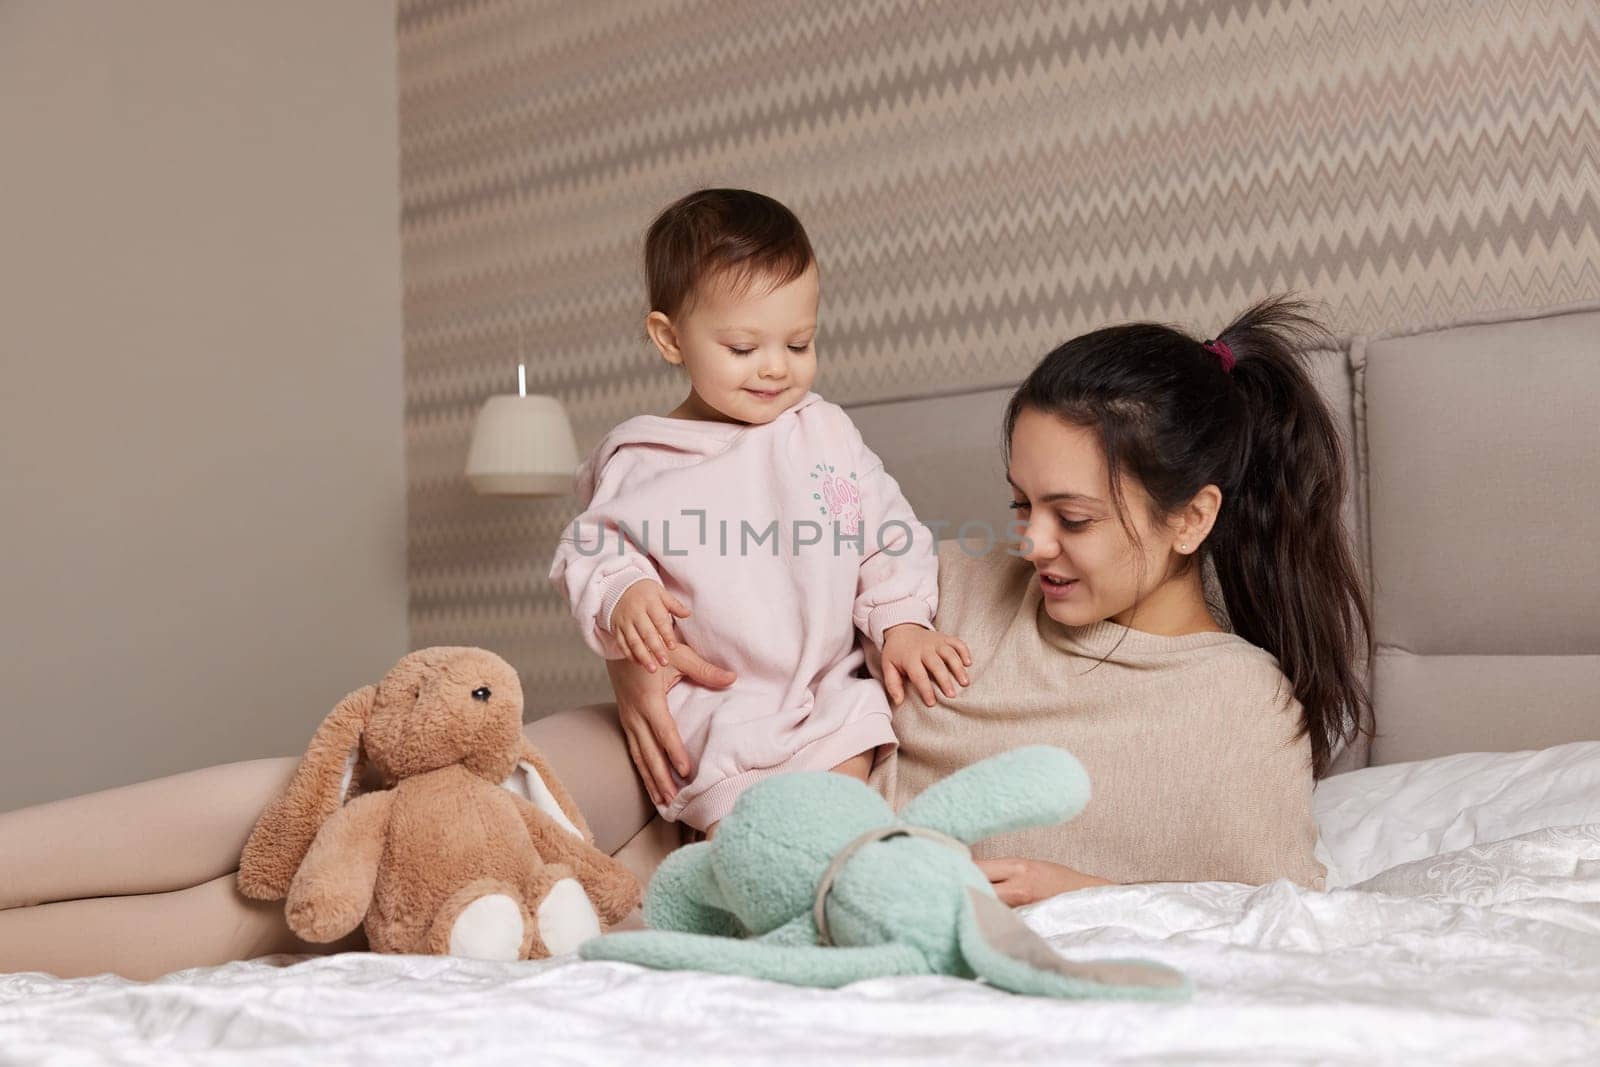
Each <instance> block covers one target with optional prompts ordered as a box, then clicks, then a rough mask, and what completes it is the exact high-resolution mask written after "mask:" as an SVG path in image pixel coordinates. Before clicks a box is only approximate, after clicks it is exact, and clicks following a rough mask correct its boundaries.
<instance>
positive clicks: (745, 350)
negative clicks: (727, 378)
mask: <svg viewBox="0 0 1600 1067" xmlns="http://www.w3.org/2000/svg"><path fill="white" fill-rule="evenodd" d="M728 351H729V352H732V353H733V354H734V355H736V356H748V355H749V354H750V353H752V352H754V351H755V349H753V348H735V347H733V346H732V345H729V346H728Z"/></svg>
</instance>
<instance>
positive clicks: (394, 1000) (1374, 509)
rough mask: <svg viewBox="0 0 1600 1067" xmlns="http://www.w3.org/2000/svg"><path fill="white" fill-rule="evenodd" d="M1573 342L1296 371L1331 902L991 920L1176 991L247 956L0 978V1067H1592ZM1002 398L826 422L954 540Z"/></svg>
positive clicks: (1590, 467)
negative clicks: (1325, 437) (119, 1066)
mask: <svg viewBox="0 0 1600 1067" xmlns="http://www.w3.org/2000/svg"><path fill="white" fill-rule="evenodd" d="M1597 335H1600V310H1597V309H1596V308H1594V307H1582V308H1562V309H1556V310H1554V311H1550V312H1544V313H1540V314H1529V315H1522V316H1514V317H1501V318H1498V319H1487V320H1483V321H1476V322H1471V323H1458V324H1454V325H1451V326H1447V327H1441V328H1438V329H1434V330H1429V331H1423V332H1419V333H1414V334H1410V335H1395V336H1388V337H1374V338H1357V339H1355V341H1354V342H1353V343H1352V344H1351V345H1350V346H1349V347H1348V348H1346V349H1343V350H1340V351H1335V352H1328V353H1318V354H1316V356H1315V357H1314V366H1315V368H1316V370H1317V374H1318V378H1319V382H1320V383H1321V385H1322V387H1323V388H1324V389H1326V390H1327V394H1328V396H1329V398H1330V400H1331V401H1333V403H1334V404H1335V406H1336V407H1337V409H1338V410H1339V411H1340V412H1341V415H1342V419H1343V426H1344V431H1345V433H1346V434H1347V437H1348V439H1349V443H1350V452H1351V457H1352V466H1351V482H1352V493H1351V496H1350V499H1349V500H1348V501H1347V502H1346V507H1345V520H1346V522H1348V523H1349V524H1350V526H1351V530H1352V533H1353V534H1354V535H1355V538H1356V541H1357V543H1358V545H1359V546H1360V549H1361V563H1362V568H1363V572H1364V574H1365V575H1366V577H1367V580H1368V581H1369V582H1370V584H1371V588H1372V593H1373V601H1374V606H1375V636H1376V639H1377V646H1378V649H1377V655H1376V657H1375V660H1374V662H1373V663H1371V664H1367V665H1365V666H1366V668H1367V669H1368V670H1369V671H1370V675H1371V678H1372V681H1373V686H1374V693H1375V700H1376V714H1377V726H1378V734H1377V737H1376V739H1375V740H1374V741H1373V743H1372V744H1371V745H1370V746H1368V745H1362V746H1359V747H1352V748H1351V749H1350V750H1348V751H1346V752H1345V753H1343V754H1342V755H1341V757H1340V760H1339V763H1338V764H1337V766H1338V767H1339V769H1340V770H1341V771H1342V773H1339V774H1337V775H1334V776H1332V777H1330V778H1328V779H1326V780H1325V781H1324V782H1322V783H1321V784H1320V785H1319V787H1318V790H1317V794H1316V813H1317V819H1318V824H1319V827H1320V829H1321V845H1320V846H1319V847H1320V848H1321V850H1322V858H1323V860H1324V862H1325V863H1326V864H1327V866H1328V869H1329V879H1328V885H1329V888H1328V890H1327V891H1326V892H1313V891H1309V890H1305V889H1302V888H1299V887H1296V886H1294V885H1292V884H1291V883H1289V882H1287V881H1279V882H1273V883H1269V884H1267V885H1263V886H1259V887H1254V886H1243V885H1235V884H1229V883H1197V884H1161V885H1145V886H1112V887H1105V888H1100V889H1092V890H1084V891H1080V892H1078V893H1073V894H1067V895H1065V896H1061V897H1057V898H1055V899H1052V900H1048V901H1044V902H1041V903H1040V904H1037V905H1034V906H1032V907H1030V908H1027V909H1024V910H1023V912H1022V915H1023V917H1024V919H1025V921H1027V922H1028V924H1029V925H1030V926H1032V927H1033V928H1034V929H1035V930H1037V931H1038V932H1039V933H1041V934H1043V935H1044V936H1046V937H1047V938H1048V939H1049V940H1050V942H1051V943H1052V944H1053V945H1054V946H1055V947H1056V948H1057V949H1058V950H1059V951H1061V952H1063V953H1067V954H1069V955H1072V956H1075V957H1081V958H1092V957H1110V956H1123V955H1131V956H1138V957H1143V958H1148V959H1154V960H1158V961H1161V962H1164V963H1168V964H1170V965H1172V966H1175V967H1178V968H1180V969H1181V970H1183V971H1185V972H1186V973H1187V974H1188V975H1189V976H1190V977H1191V979H1192V980H1193V982H1194V985H1195V988H1196V993H1195V996H1194V998H1193V999H1192V1000H1190V1001H1188V1002H1185V1003H1177V1004H1159V1005H1152V1004H1135V1003H1122V1002H1113V1001H1088V1002H1068V1001H1050V1000H1042V999H1035V998H1029V997H1021V996H1013V995H1010V994H1006V993H1002V992H998V991H996V990H993V989H990V988H987V987H984V986H981V985H978V984H976V983H972V982H963V981H960V980H956V979H949V978H915V979H907V978H897V979H882V980H875V981H869V982H861V983H858V984H856V985H853V986H849V987H847V988H845V989H842V990H837V991H821V990H811V989H800V988H793V987H788V986H784V985H778V984H773V983H767V982H761V981H756V980H753V979H741V978H729V977H718V976H712V975H705V974H695V973H684V972H671V973H663V972H652V971H645V970H641V969H638V968H635V967H631V966H628V965H623V964H612V963H586V962H579V961H576V960H575V959H571V958H566V959H560V960H554V961H547V962H543V963H533V964H492V963H483V962H475V961H465V960H456V959H447V958H437V959H436V958H421V957H380V956H374V955H369V954H356V955H345V956H338V957H329V958H314V959H310V960H305V961H297V960H293V959H288V958H272V959H267V960H256V961H250V962H242V963H235V964H230V965H228V966H224V967H218V968H207V969H200V970H194V971H187V972H183V973H180V974H175V975H171V976H169V977H167V978H165V979H162V980H160V981H157V982H153V983H148V984H136V983H129V982H125V981H122V980H119V979H115V978H110V977H100V978H91V979H81V980H75V981H60V980H56V979H53V978H50V977H47V976H44V975H9V976H0V1060H4V1061H7V1062H32V1061H40V1062H51V1061H59V1062H69V1061H70V1062H115V1063H162V1064H168V1063H179V1062H184V1061H186V1060H190V1059H195V1060H205V1061H207V1062H217V1061H224V1062H229V1061H234V1060H241V1061H249V1062H285V1063H289V1062H296V1063H298V1062H301V1061H304V1060H306V1059H308V1058H311V1059H315V1060H317V1061H318V1062H357V1061H359V1062H363V1063H368V1062H373V1061H378V1060H381V1061H390V1062H392V1061H400V1062H422V1061H427V1062H432V1061H437V1060H441V1059H451V1060H463V1061H465V1060H470V1061H471V1062H480V1063H500V1062H504V1063H518V1064H523V1063H527V1062H530V1061H535V1062H568V1061H571V1062H584V1063H609V1062H629V1063H631V1062H638V1061H641V1060H649V1061H650V1062H654V1063H694V1064H710V1063H719V1062H733V1061H737V1062H749V1061H751V1060H762V1061H765V1060H786V1061H794V1062H812V1061H815V1060H822V1059H827V1060H828V1061H830V1062H845V1063H853V1062H863V1063H864V1062H873V1063H878V1062H886V1061H895V1060H905V1061H915V1062H920V1063H940V1062H949V1063H974V1062H996V1061H1002V1062H1030V1061H1040V1062H1043V1061H1049V1062H1059V1061H1069V1060H1070V1061H1072V1062H1083V1063H1098V1062H1181V1063H1193V1062H1221V1063H1238V1062H1245V1061H1249V1062H1274V1063H1279V1062H1317V1063H1374V1062H1394V1063H1413V1062H1428V1063H1471V1062H1496V1063H1504V1062H1538V1063H1574V1064H1577V1063H1585V1064H1593V1063H1600V707H1597V703H1600V701H1597V699H1596V697H1597V694H1600V613H1597V612H1596V611H1595V610H1594V606H1593V591H1594V590H1596V589H1600V555H1597V554H1596V553H1595V552H1594V551H1593V545H1594V544H1595V543H1597V540H1600V538H1597V537H1596V534H1600V529H1597V525H1600V524H1597V522H1596V514H1595V512H1596V508H1595V504H1594V495H1593V493H1592V492H1591V491H1590V490H1592V489H1594V488H1597V486H1596V485H1595V474H1594V472H1595V471H1597V470H1600V435H1597V433H1596V428H1595V425H1594V419H1593V412H1594V411H1595V410H1596V408H1597V407H1600V404H1597V401H1600V363H1597V362H1596V360H1595V359H1594V356H1595V351H1594V348H1593V342H1592V339H1593V338H1594V337H1595V336H1597ZM1508 352H1514V353H1515V354H1516V357H1517V358H1516V365H1517V369H1518V375H1517V377H1516V380H1515V383H1514V384H1515V386H1516V388H1515V389H1514V390H1512V389H1510V388H1508V387H1507V385H1506V381H1507V379H1506V377H1505V375H1504V373H1503V367H1504V366H1505V365H1506V364H1505V360H1506V354H1507V353H1508ZM1004 396H1005V390H1003V389H996V390H990V391H979V392H974V393H966V394H961V395H956V396H943V397H932V396H918V397H908V398H906V399H905V400H902V401H895V402H892V403H884V404H877V405H871V406H869V407H863V408H860V409H858V410H857V411H856V412H855V415H856V416H857V420H858V423H859V424H860V425H861V427H862V430H863V434H864V435H865V436H866V437H867V439H868V441H869V443H871V444H872V445H873V447H874V448H875V449H877V450H878V451H879V453H880V454H881V455H883V456H884V458H885V461H886V464H887V465H888V466H889V467H890V469H891V470H893V471H895V472H896V475H897V477H898V478H899V479H900V481H901V484H902V486H903V487H904V489H905V490H906V493H907V496H908V497H910V499H911V501H912V503H913V504H914V505H915V506H916V507H917V509H918V512H919V514H921V515H922V516H923V517H924V518H938V519H942V520H945V521H947V522H949V523H951V525H950V526H949V527H947V529H948V530H949V531H950V532H951V534H954V533H955V532H956V531H957V530H958V527H959V524H960V522H961V521H964V520H967V519H989V520H990V521H993V522H995V523H996V525H997V527H998V525H999V523H1000V522H1002V521H1003V512H1002V509H1003V506H1004V500H1003V498H1002V494H1000V493H998V492H995V491H993V487H994V486H997V485H999V484H1001V479H1000V476H999V475H1000V472H999V470H998V466H997V459H996V453H995V449H994V446H995V443H996V441H995V440H994V433H995V430H994V428H995V427H996V426H997V425H998V412H999V407H1000V405H1001V404H1002V403H1003V400H1004ZM929 427H936V428H937V430H936V432H935V433H933V434H932V435H930V433H929ZM930 436H931V438H932V444H931V445H930V443H929V442H930ZM975 487H976V488H975ZM963 494H964V495H963ZM949 535H950V534H947V536H949Z"/></svg>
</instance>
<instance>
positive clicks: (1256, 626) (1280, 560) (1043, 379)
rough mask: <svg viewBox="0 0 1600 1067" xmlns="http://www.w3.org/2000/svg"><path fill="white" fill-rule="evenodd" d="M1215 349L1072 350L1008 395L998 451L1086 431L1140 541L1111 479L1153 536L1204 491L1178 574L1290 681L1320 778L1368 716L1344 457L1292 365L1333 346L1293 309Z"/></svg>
mask: <svg viewBox="0 0 1600 1067" xmlns="http://www.w3.org/2000/svg"><path fill="white" fill-rule="evenodd" d="M1215 340H1216V341H1218V342H1221V346H1218V345H1214V344H1211V343H1210V342H1206V343H1202V342H1201V341H1199V340H1196V339H1195V338H1193V337H1190V336H1188V335H1187V334H1185V333H1183V332H1181V331H1179V330H1176V329H1173V328H1172V327H1170V326H1163V325H1159V324H1156V323H1145V322H1140V323H1131V324H1128V325H1125V326H1112V327H1109V328H1107V329H1103V330H1096V331H1094V332H1093V333H1088V334H1085V335H1083V336H1082V337H1077V338H1074V339H1073V340H1071V341H1068V342H1067V343H1066V344H1064V345H1062V346H1061V347H1060V348H1057V349H1056V350H1055V351H1054V352H1051V353H1050V354H1049V355H1048V356H1046V357H1045V359H1044V361H1043V362H1042V363H1040V364H1039V366H1038V367H1036V368H1035V369H1034V371H1033V373H1032V374H1030V375H1028V378H1027V380H1026V381H1024V382H1023V383H1022V385H1021V387H1020V388H1018V390H1017V392H1016V394H1015V395H1014V396H1013V397H1012V398H1011V403H1010V406H1009V407H1008V408H1007V410H1006V418H1005V440H1006V448H1007V450H1008V451H1009V448H1010V441H1011V434H1012V431H1013V430H1014V429H1015V428H1016V423H1017V417H1018V416H1019V415H1020V414H1021V413H1022V412H1023V411H1025V410H1034V411H1039V412H1044V413H1048V414H1051V415H1055V416H1057V417H1059V418H1061V419H1064V420H1065V421H1067V422H1069V423H1071V424H1073V425H1077V426H1083V427H1086V428H1089V429H1091V430H1094V431H1097V432H1098V434H1099V437H1100V442H1101V446H1102V448H1103V449H1104V451H1105V457H1106V466H1107V470H1108V473H1109V475H1110V480H1111V495H1112V501H1113V504H1114V506H1115V509H1116V513H1117V516H1118V518H1119V519H1120V520H1121V521H1122V525H1123V528H1124V529H1126V530H1127V532H1128V534H1129V536H1130V538H1132V540H1133V541H1134V543H1135V544H1137V543H1138V542H1139V537H1138V533H1137V531H1136V529H1135V527H1134V526H1133V525H1132V524H1131V523H1130V522H1129V521H1128V518H1127V509H1126V506H1125V501H1124V497H1123V493H1122V487H1121V476H1122V475H1124V474H1126V475H1127V476H1129V477H1130V478H1131V479H1132V480H1133V481H1134V482H1136V483H1137V484H1138V485H1140V486H1142V487H1143V489H1144V491H1145V493H1146V494H1147V495H1148V496H1149V498H1150V512H1151V514H1150V516H1149V518H1150V522H1151V524H1152V525H1159V524H1160V523H1162V522H1164V521H1165V520H1167V519H1168V518H1169V517H1170V516H1173V515H1176V514H1177V513H1178V511H1180V510H1181V509H1182V508H1183V507H1184V506H1185V505H1187V504H1188V503H1189V502H1190V501H1191V500H1192V499H1193V498H1194V496H1195V494H1196V493H1198V492H1199V491H1200V490H1201V488H1203V487H1204V486H1206V485H1208V484H1211V485H1215V486H1217V488H1218V489H1219V490H1221V493H1222V506H1221V509H1220V510H1219V512H1218V514H1217V518H1216V522H1215V524H1214V525H1213V527H1212V529H1211V533H1210V535H1209V536H1208V537H1207V538H1206V540H1205V542H1204V543H1203V544H1202V545H1201V548H1200V550H1199V551H1198V552H1196V553H1195V554H1194V555H1192V556H1189V557H1186V558H1185V559H1184V562H1183V564H1182V568H1183V569H1182V570H1181V571H1180V572H1179V573H1185V572H1187V571H1188V570H1189V569H1190V568H1193V567H1197V566H1202V565H1203V560H1204V559H1205V558H1209V559H1210V560H1211V562H1212V565H1213V566H1214V567H1215V569H1216V574H1217V582H1218V585H1219V586H1220V588H1221V590H1222V595H1223V600H1224V603H1223V605H1222V607H1223V610H1224V611H1225V612H1226V614H1227V618H1228V621H1229V623H1230V624H1231V626H1232V628H1233V631H1234V632H1235V633H1236V634H1238V635H1239V636H1240V637H1243V638H1245V639H1246V640H1247V641H1249V642H1250V643H1252V644H1254V645H1257V646H1259V647H1261V648H1264V649H1266V650H1267V651H1268V652H1270V653H1272V654H1273V655H1274V656H1276V657H1277V659H1278V663H1279V666H1280V667H1281V668H1282V669H1283V673H1284V674H1285V675H1286V676H1287V677H1288V678H1289V680H1290V683H1291V685H1292V686H1293V688H1294V695H1295V697H1296V698H1297V699H1298V700H1299V701H1300V705H1301V708H1302V710H1303V712H1304V716H1305V717H1304V721H1303V723H1302V726H1301V735H1302V736H1304V735H1306V734H1309V735H1310V739H1311V754H1312V772H1313V774H1315V775H1316V776H1317V777H1319V778H1320V777H1322V776H1323V775H1324V774H1326V773H1327V770H1328V765H1329V763H1330V762H1331V760H1332V758H1333V754H1334V752H1335V750H1336V749H1337V748H1338V746H1339V744H1340V743H1341V742H1350V741H1354V740H1355V738H1356V737H1357V736H1359V735H1360V734H1362V733H1370V732H1371V726H1370V723H1371V717H1372V698H1371V694H1370V693H1369V692H1368V690H1367V686H1366V683H1365V681H1364V679H1363V678H1362V677H1361V674H1360V672H1359V669H1358V662H1370V658H1371V652H1372V646H1371V637H1370V634H1371V632H1372V628H1371V623H1372V618H1371V609H1370V608H1369V606H1368V603H1367V594H1366V590H1365V588H1364V587H1363V585H1362V583H1361V579H1360V578H1359V576H1358V573H1357V568H1356V560H1355V553H1354V550H1353V549H1352V547H1351V544H1350V539H1349V536H1348V534H1347V532H1346V530H1345V527H1344V524H1343V522H1342V521H1341V510H1340V509H1341V506H1342V504H1343V501H1344V497H1345V490H1346V481H1347V479H1346V477H1345V460H1344V446H1343V444H1342V443H1341V441H1340V439H1339V434H1338V430H1337V428H1336V425H1335V423H1334V419H1333V416H1332V414H1331V413H1330V412H1329V410H1328V407H1327V405H1326V404H1325V403H1324V401H1323V399H1322V397H1321V395H1320V394H1319V393H1318V392H1317V390H1316V387H1315V386H1314V385H1313V384H1312V381H1311V378H1310V376H1309V375H1308V374H1307V372H1306V369H1305V367H1304V366H1303V365H1302V362H1301V358H1302V354H1303V353H1304V352H1306V351H1308V350H1311V349H1314V348H1319V347H1320V348H1329V347H1332V345H1333V342H1332V338H1331V337H1330V336H1329V334H1328V333H1327V331H1326V330H1325V329H1323V327H1322V326H1320V325H1319V324H1318V323H1317V322H1316V320H1315V319H1313V318H1312V317H1311V315H1310V314H1309V310H1308V308H1307V305H1306V304H1305V303H1304V302H1302V301H1300V300H1297V299H1294V298H1292V297H1289V296H1277V297H1270V298H1268V299H1266V300H1263V301H1262V302H1261V303H1259V304H1257V305H1255V306H1254V307H1252V308H1250V309H1249V310H1248V311H1246V312H1245V313H1244V314H1242V315H1240V316H1239V317H1238V318H1237V319H1235V320H1234V321H1233V323H1232V324H1230V325H1229V326H1228V327H1227V328H1226V329H1224V330H1223V331H1222V332H1221V333H1220V334H1218V335H1217V337H1216V339H1215ZM1223 347H1225V349H1226V350H1227V351H1226V352H1223V351H1220V350H1214V349H1221V348H1223ZM1230 365H1231V367H1230ZM1008 460H1009V457H1008ZM1140 580H1141V584H1142V581H1143V576H1142V575H1141V578H1140Z"/></svg>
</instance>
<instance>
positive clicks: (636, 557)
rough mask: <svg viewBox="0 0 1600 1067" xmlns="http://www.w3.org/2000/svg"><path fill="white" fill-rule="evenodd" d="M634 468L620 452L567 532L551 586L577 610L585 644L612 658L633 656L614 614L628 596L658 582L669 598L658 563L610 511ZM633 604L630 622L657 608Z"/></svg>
mask: <svg viewBox="0 0 1600 1067" xmlns="http://www.w3.org/2000/svg"><path fill="white" fill-rule="evenodd" d="M631 466H632V463H631V462H630V460H629V458H628V455H627V453H626V452H622V453H618V454H617V455H615V456H613V457H612V459H611V462H609V463H607V464H606V466H605V469H604V470H603V471H601V472H600V478H599V482H598V484H597V485H596V487H595V494H594V498H593V499H592V500H591V501H590V502H589V508H588V510H587V511H585V512H584V513H583V514H582V515H580V516H578V517H577V518H576V519H574V520H573V522H572V524H571V525H570V526H568V527H567V528H566V529H565V530H563V531H562V533H561V540H560V542H559V543H558V544H557V545H556V552H555V558H554V559H553V560H552V561H551V563H550V583H551V585H553V586H555V588H556V590H557V591H558V592H560V593H561V595H562V596H564V597H565V598H566V600H567V603H568V604H569V605H570V606H571V608H572V614H573V616H574V617H575V618H576V619H577V620H578V627H579V629H580V631H581V632H582V633H583V639H584V641H585V642H586V643H587V644H588V645H589V647H590V648H592V649H594V651H595V652H597V653H599V654H600V655H601V656H603V657H604V658H606V659H624V658H628V657H629V656H630V655H631V652H630V649H629V647H628V646H627V644H625V642H623V641H620V640H618V638H617V636H616V633H615V629H614V626H613V623H614V621H619V620H614V619H613V615H614V613H615V612H616V609H617V607H618V605H619V604H620V603H621V602H622V600H623V597H624V594H627V593H629V592H630V590H631V589H632V588H633V587H634V586H636V585H638V584H640V583H643V582H653V583H654V584H655V587H656V588H657V589H658V590H662V595H665V591H664V589H663V588H662V585H661V575H660V574H659V573H658V572H657V571H656V566H655V563H654V562H653V561H652V560H651V559H650V557H649V556H647V555H645V553H643V552H641V551H640V550H639V548H638V547H637V546H636V545H634V544H633V542H632V541H630V540H629V539H628V538H627V536H626V535H625V533H624V531H623V530H622V528H621V526H619V524H618V523H617V521H616V518H615V509H614V508H612V507H610V506H609V505H610V504H611V503H612V502H613V501H614V500H615V499H616V498H617V496H618V495H619V493H620V491H621V489H622V485H623V482H624V481H625V480H626V478H627V476H628V474H629V473H630V470H629V468H630V467H631ZM629 601H630V602H629V610H628V611H627V612H626V618H628V619H630V620H636V618H637V615H638V613H639V612H638V609H639V608H640V607H641V606H643V607H644V608H645V610H646V614H648V608H649V607H650V606H652V605H653V604H654V603H655V601H654V600H653V599H651V598H646V597H644V596H643V595H634V596H631V597H630V598H629ZM674 603H676V601H674ZM678 606H679V607H682V605H678ZM641 647H642V646H641ZM634 658H637V656H635V657H634ZM639 662H640V663H641V664H642V665H643V666H647V667H648V666H653V665H654V663H655V659H654V658H653V657H650V656H646V657H645V659H642V660H639Z"/></svg>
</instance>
